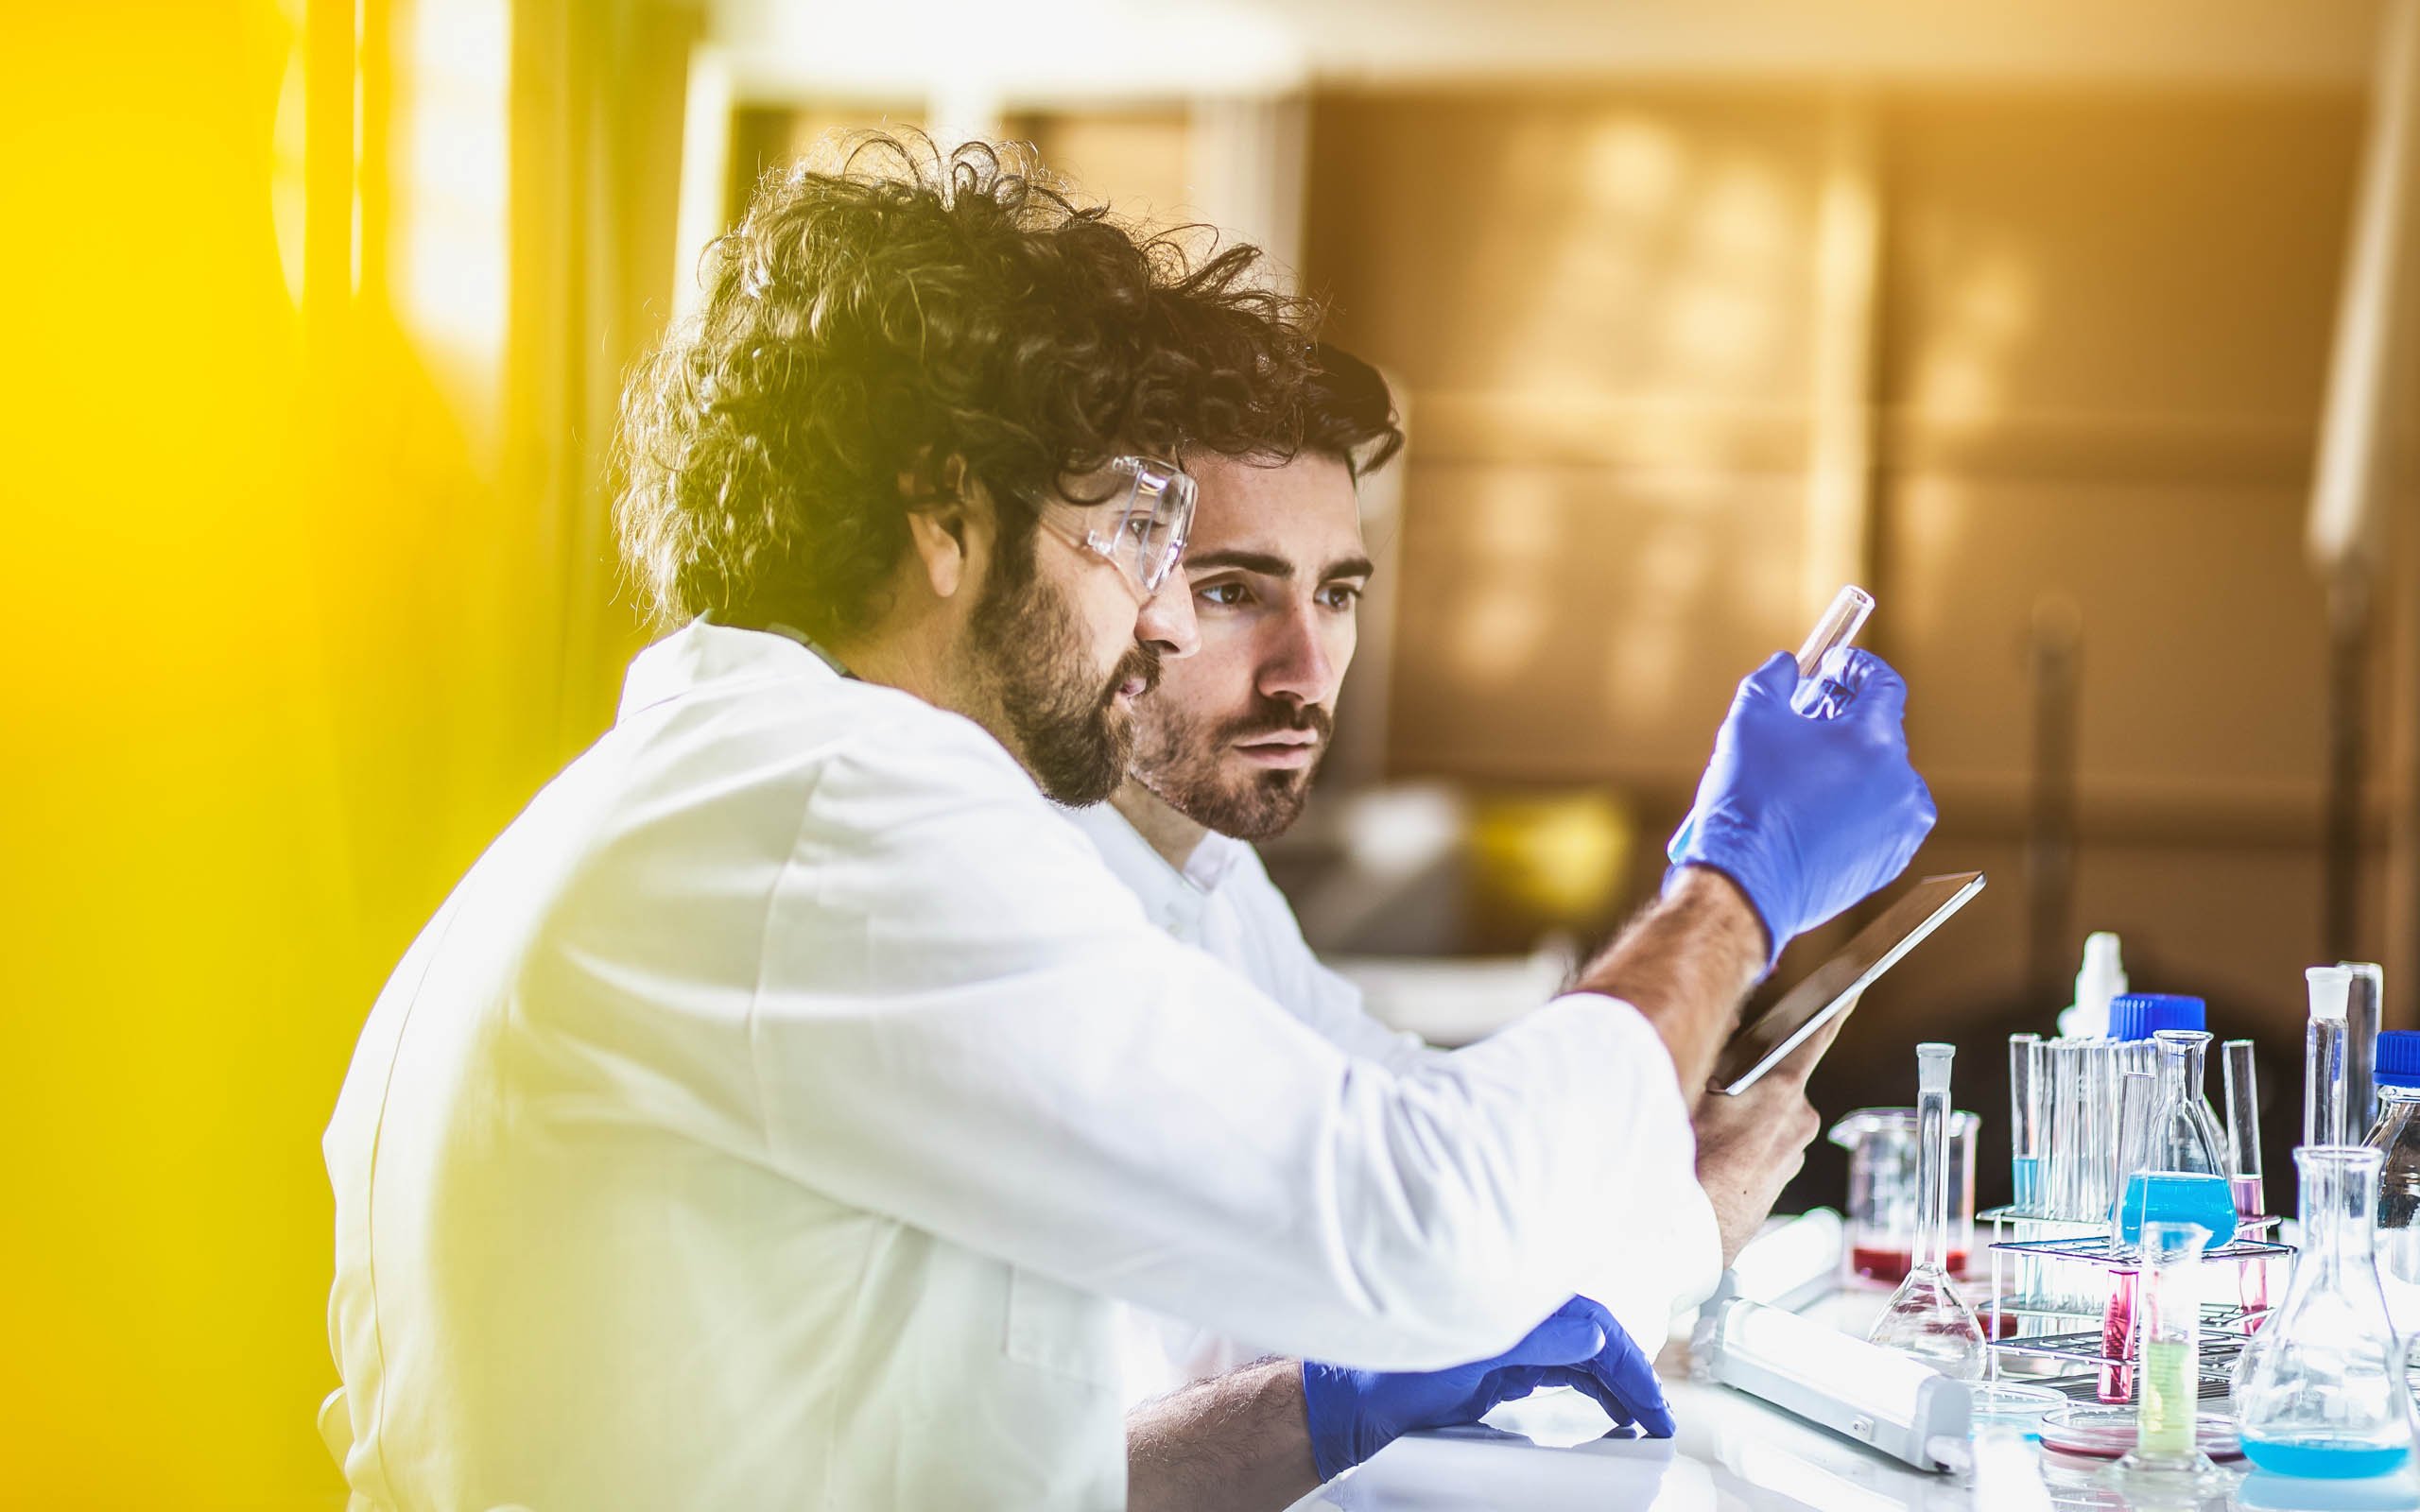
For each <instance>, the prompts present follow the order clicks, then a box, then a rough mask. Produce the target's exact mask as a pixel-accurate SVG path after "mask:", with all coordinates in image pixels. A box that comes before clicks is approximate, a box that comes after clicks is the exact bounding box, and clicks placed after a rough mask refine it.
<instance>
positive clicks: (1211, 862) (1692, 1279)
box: [1063, 803, 1722, 1405]
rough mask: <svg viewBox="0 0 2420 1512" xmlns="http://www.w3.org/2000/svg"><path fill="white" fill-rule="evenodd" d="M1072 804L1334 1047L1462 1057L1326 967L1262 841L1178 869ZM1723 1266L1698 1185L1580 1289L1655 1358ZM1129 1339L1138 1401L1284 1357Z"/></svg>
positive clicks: (1202, 1332)
mask: <svg viewBox="0 0 2420 1512" xmlns="http://www.w3.org/2000/svg"><path fill="white" fill-rule="evenodd" d="M1063 812H1065V813H1066V815H1067V816H1068V818H1069V819H1070V820H1072V821H1073V822H1074V824H1075V826H1076V827H1077V828H1078V829H1080V830H1081V831H1083V832H1084V833H1085V835H1086V836H1088V837H1089V838H1090V839H1091V840H1092V842H1093V845H1094V847H1095V848H1096V849H1098V851H1100V856H1101V860H1102V861H1103V862H1104V863H1106V864H1107V865H1108V867H1109V869H1110V871H1111V872H1112V873H1114V874H1115V876H1116V878H1117V880H1118V881H1120V882H1122V883H1124V884H1126V885H1127V886H1128V887H1129V888H1130V889H1132V891H1133V894H1134V896H1135V898H1136V900H1137V901H1138V902H1141V903H1142V905H1143V912H1144V914H1145V915H1146V916H1147V917H1148V918H1150V920H1151V921H1152V922H1153V923H1155V924H1157V925H1159V926H1160V927H1161V928H1162V929H1165V930H1167V932H1168V933H1169V934H1170V935H1171V936H1175V937H1176V938H1177V939H1180V940H1183V941H1184V943H1186V944H1188V945H1192V946H1196V947H1198V948H1200V949H1201V950H1202V951H1203V952H1205V953H1207V954H1209V955H1211V956H1213V957H1214V958H1216V959H1217V960H1218V961H1219V962H1220V963H1221V964H1223V965H1225V966H1227V967H1229V968H1230V969H1232V970H1233V971H1235V972H1236V975H1238V976H1240V977H1242V978H1243V979H1244V980H1245V981H1247V982H1250V983H1251V984H1252V985H1253V986H1254V987H1256V988H1259V989H1260V990H1261V992H1262V994H1263V995H1265V996H1266V997H1268V998H1269V1000H1270V1001H1271V1002H1272V1003H1275V1004H1276V1005H1278V1006H1280V1007H1282V1008H1284V1009H1286V1010H1287V1011H1288V1013H1291V1014H1293V1015H1294V1016H1295V1017H1296V1018H1298V1019H1300V1020H1302V1021H1303V1022H1305V1024H1307V1025H1309V1026H1310V1028H1311V1029H1312V1030H1313V1031H1315V1032H1316V1033H1317V1034H1318V1035H1319V1036H1320V1038H1322V1039H1323V1040H1327V1041H1328V1043H1330V1044H1332V1045H1334V1046H1336V1047H1337V1048H1338V1049H1340V1050H1341V1051H1343V1052H1344V1053H1345V1054H1346V1055H1349V1056H1355V1057H1359V1058H1361V1059H1364V1060H1370V1061H1374V1062H1376V1063H1377V1064H1378V1065H1381V1066H1383V1067H1385V1068H1386V1069H1387V1070H1389V1071H1390V1072H1395V1073H1409V1072H1411V1071H1413V1070H1414V1069H1416V1068H1417V1067H1418V1066H1420V1065H1421V1064H1423V1063H1424V1062H1426V1061H1428V1060H1431V1059H1435V1058H1437V1057H1444V1059H1445V1061H1446V1062H1447V1063H1449V1064H1450V1061H1451V1057H1452V1056H1453V1055H1454V1054H1455V1052H1452V1051H1447V1050H1439V1049H1436V1048H1433V1047H1431V1046H1429V1045H1428V1044H1426V1043H1425V1042H1424V1041H1423V1040H1421V1038H1420V1037H1419V1036H1418V1035H1413V1034H1406V1033H1404V1032H1402V1031H1400V1030H1396V1029H1390V1028H1388V1027H1387V1026H1386V1025H1385V1024H1383V1023H1380V1022H1378V1021H1377V1020H1376V1019H1374V1018H1373V1017H1372V1016H1371V1015H1370V1011H1369V1009H1368V1007H1367V1006H1366V1005H1364V1003H1363V1002H1362V996H1361V989H1360V988H1357V987H1355V986H1354V985H1353V984H1352V983H1351V982H1350V981H1348V980H1346V979H1345V978H1344V977H1343V976H1341V975H1339V974H1338V973H1337V972H1335V971H1330V970H1329V969H1328V968H1327V967H1325V966H1324V965H1322V964H1321V962H1320V958H1319V957H1318V955H1316V954H1313V953H1312V951H1311V948H1310V946H1309V945H1308V944H1306V943H1305V941H1304V939H1303V929H1302V925H1301V924H1300V923H1299V922H1297V921H1296V919H1295V918H1294V910H1293V908H1292V907H1291V906H1290V905H1289V904H1288V902H1286V895H1285V894H1283V893H1281V892H1279V891H1278V890H1277V886H1276V885H1275V884H1274V883H1271V881H1270V880H1269V872H1268V870H1267V868H1263V867H1262V866H1261V864H1260V854H1259V852H1257V851H1254V850H1253V848H1252V847H1251V846H1249V845H1247V844H1245V843H1244V842H1243V841H1241V840H1237V839H1235V838H1233V837H1231V836H1228V835H1223V834H1219V833H1215V832H1214V833H1208V834H1205V835H1203V836H1202V837H1201V843H1200V844H1198V845H1196V846H1195V847H1194V849H1193V853H1192V854H1190V855H1188V856H1186V857H1185V860H1184V867H1183V868H1177V867H1172V866H1170V865H1168V863H1167V858H1166V857H1164V856H1162V855H1161V854H1160V853H1159V851H1156V850H1154V849H1152V847H1151V843H1150V841H1149V840H1146V839H1145V838H1143V836H1142V834H1141V833H1139V832H1137V831H1136V830H1135V828H1134V827H1133V826H1132V824H1130V823H1128V822H1127V821H1126V818H1125V816H1123V815H1121V814H1119V813H1118V812H1117V811H1116V810H1115V809H1114V808H1112V807H1110V806H1109V805H1108V804H1106V803H1102V804H1097V805H1095V806H1093V807H1091V808H1083V809H1072V810H1066V811H1063ZM1658 1063H1659V1064H1664V1063H1667V1062H1662V1061H1659V1062H1658ZM1721 1273H1722V1241H1721V1234H1720V1231H1719V1230H1718V1229H1716V1227H1715V1221H1714V1209H1713V1206H1712V1205H1711V1204H1709V1203H1708V1202H1707V1201H1706V1199H1705V1194H1704V1193H1703V1190H1702V1189H1700V1188H1698V1187H1696V1186H1694V1185H1692V1186H1690V1187H1689V1188H1688V1189H1687V1190H1685V1191H1675V1192H1673V1193H1671V1194H1669V1195H1668V1200H1667V1201H1665V1202H1662V1203H1659V1204H1656V1205H1654V1206H1652V1207H1650V1208H1647V1209H1644V1210H1642V1211H1639V1212H1637V1213H1635V1214H1634V1215H1633V1221H1632V1222H1631V1223H1629V1224H1626V1225H1625V1226H1624V1231H1623V1244H1622V1248H1621V1252H1620V1253H1618V1254H1614V1255H1607V1256H1603V1257H1600V1258H1599V1263H1598V1264H1597V1265H1596V1266H1595V1268H1594V1271H1593V1274H1594V1275H1595V1276H1596V1278H1597V1279H1596V1280H1594V1281H1592V1282H1590V1283H1588V1284H1586V1285H1583V1286H1582V1288H1581V1290H1582V1291H1584V1292H1586V1293H1588V1294H1589V1295H1590V1296H1594V1297H1598V1298H1599V1300H1602V1301H1603V1302H1605V1304H1606V1306H1607V1307H1608V1308H1609V1309H1610V1310H1611V1311H1612V1312H1613V1314H1614V1315H1615V1316H1616V1318H1617V1319H1619V1320H1620V1322H1621V1324H1622V1326H1623V1327H1624V1328H1625V1329H1626V1330H1628V1331H1629V1332H1630V1334H1631V1336H1632V1337H1633V1338H1634V1339H1635V1340H1636V1341H1637V1342H1638V1344H1639V1346H1640V1347H1641V1348H1643V1349H1646V1350H1647V1351H1648V1352H1649V1353H1650V1354H1652V1353H1654V1352H1655V1350H1656V1349H1657V1348H1658V1347H1659V1346H1660V1345H1661V1344H1662V1342H1663V1340H1664V1338H1665V1336H1666V1334H1667V1333H1668V1332H1669V1329H1670V1326H1671V1322H1672V1320H1673V1319H1674V1318H1675V1317H1677V1316H1680V1315H1682V1314H1685V1313H1689V1312H1693V1311H1694V1310H1695V1309H1696V1308H1697V1307H1698V1305H1699V1304H1700V1303H1702V1302H1703V1301H1704V1300H1705V1299H1706V1298H1707V1297H1710V1296H1712V1295H1713V1294H1714V1288H1715V1285H1716V1283H1717V1282H1718V1281H1720V1279H1721ZM1121 1335H1122V1341H1123V1348H1124V1349H1125V1351H1126V1367H1125V1368H1126V1397H1127V1401H1128V1403H1129V1404H1130V1405H1132V1404H1133V1403H1136V1402H1141V1401H1145V1400H1150V1398H1153V1397H1157V1396H1160V1395H1163V1394H1164V1393H1167V1392H1168V1391H1172V1390H1174V1389H1175V1388H1177V1387H1178V1386H1181V1385H1184V1383H1187V1382H1191V1381H1200V1380H1203V1379H1206V1378H1207V1377H1210V1376H1215V1375H1220V1374H1223V1373H1225V1372H1226V1371H1229V1370H1232V1369H1234V1368H1235V1367H1236V1366H1239V1365H1243V1364H1245V1363H1247V1362H1249V1361H1252V1360H1255V1359H1258V1358H1260V1357H1262V1356H1264V1355H1267V1354H1270V1353H1272V1352H1276V1351H1273V1350H1272V1349H1271V1347H1270V1346H1269V1345H1267V1344H1265V1343H1263V1342H1261V1341H1260V1340H1259V1339H1257V1338H1236V1337H1234V1336H1232V1335H1229V1334H1225V1333H1221V1332H1219V1331H1217V1330H1215V1329H1210V1328H1205V1327H1203V1326H1202V1325H1201V1324H1199V1323H1196V1322H1193V1321H1192V1320H1190V1319H1187V1318H1177V1317H1169V1316H1167V1315H1166V1314H1159V1313H1154V1312H1151V1311H1150V1310H1149V1309H1145V1308H1140V1307H1134V1308H1130V1309H1129V1310H1128V1317H1127V1320H1126V1324H1125V1326H1124V1328H1123V1329H1122V1330H1121Z"/></svg>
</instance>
